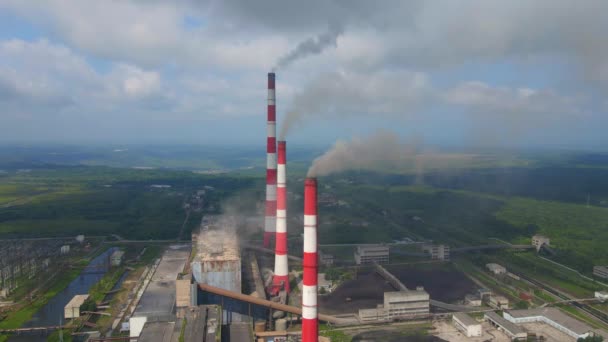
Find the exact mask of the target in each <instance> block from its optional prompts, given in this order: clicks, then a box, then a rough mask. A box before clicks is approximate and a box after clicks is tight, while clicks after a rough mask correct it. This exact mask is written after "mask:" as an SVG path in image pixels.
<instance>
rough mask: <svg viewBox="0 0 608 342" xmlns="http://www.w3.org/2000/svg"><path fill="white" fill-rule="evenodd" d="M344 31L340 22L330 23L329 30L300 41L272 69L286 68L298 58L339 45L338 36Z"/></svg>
mask: <svg viewBox="0 0 608 342" xmlns="http://www.w3.org/2000/svg"><path fill="white" fill-rule="evenodd" d="M342 33H344V28H343V27H342V25H340V24H336V23H333V24H330V25H329V27H328V28H327V31H325V32H323V33H321V34H320V35H318V36H316V37H311V38H308V39H306V40H305V41H303V42H300V44H298V46H296V48H295V49H293V50H292V51H290V52H289V53H287V54H286V55H284V56H283V57H281V58H279V60H278V61H277V64H276V66H275V67H274V68H273V69H272V70H273V71H275V70H276V69H279V68H284V67H286V66H288V65H290V64H291V63H293V62H295V61H296V60H298V59H301V58H304V57H307V56H311V55H317V54H320V53H321V52H323V50H325V49H326V48H327V47H330V46H334V47H337V46H338V37H339V36H340V35H341V34H342Z"/></svg>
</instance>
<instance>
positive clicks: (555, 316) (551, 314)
mask: <svg viewBox="0 0 608 342" xmlns="http://www.w3.org/2000/svg"><path fill="white" fill-rule="evenodd" d="M505 312H506V313H507V314H509V315H511V317H513V318H527V317H534V316H543V317H545V318H546V319H548V320H551V321H553V322H554V323H557V324H559V325H561V326H562V327H564V328H566V329H568V330H570V331H573V332H575V333H577V334H579V335H582V334H584V333H587V332H589V331H591V330H593V328H591V327H590V326H588V325H587V324H585V323H583V322H581V321H579V320H576V319H574V318H572V317H570V316H568V315H566V314H565V313H563V312H561V311H560V310H559V309H557V308H536V309H528V310H508V311H505Z"/></svg>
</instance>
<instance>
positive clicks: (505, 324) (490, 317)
mask: <svg viewBox="0 0 608 342" xmlns="http://www.w3.org/2000/svg"><path fill="white" fill-rule="evenodd" d="M483 318H484V320H485V321H487V322H489V323H490V325H492V326H493V327H495V328H498V329H499V330H501V331H502V332H504V333H505V334H506V335H507V336H509V338H511V340H512V341H525V340H526V339H527V338H528V334H527V333H526V331H525V330H524V329H523V328H521V327H519V326H517V325H516V324H514V323H513V322H510V321H508V320H506V319H504V318H503V317H502V316H500V315H498V314H497V313H496V312H494V311H490V312H486V313H485V314H484V315H483Z"/></svg>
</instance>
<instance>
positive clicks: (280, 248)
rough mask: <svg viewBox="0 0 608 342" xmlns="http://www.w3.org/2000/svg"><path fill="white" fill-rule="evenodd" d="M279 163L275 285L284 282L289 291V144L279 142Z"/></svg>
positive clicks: (286, 289)
mask: <svg viewBox="0 0 608 342" xmlns="http://www.w3.org/2000/svg"><path fill="white" fill-rule="evenodd" d="M277 148H278V157H279V161H278V165H277V226H276V230H277V234H276V245H275V255H274V278H273V285H275V286H280V285H281V283H283V284H284V287H285V291H287V292H288V293H289V276H288V269H287V170H286V164H287V144H286V142H285V141H279V142H278V146H277Z"/></svg>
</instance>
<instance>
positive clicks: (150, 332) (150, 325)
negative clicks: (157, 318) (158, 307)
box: [138, 322, 175, 342]
mask: <svg viewBox="0 0 608 342" xmlns="http://www.w3.org/2000/svg"><path fill="white" fill-rule="evenodd" d="M174 329H175V322H147V323H146V324H145V325H144V328H143V329H142V331H141V334H140V335H139V339H138V340H139V341H149V342H171V337H172V336H173V331H174Z"/></svg>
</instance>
